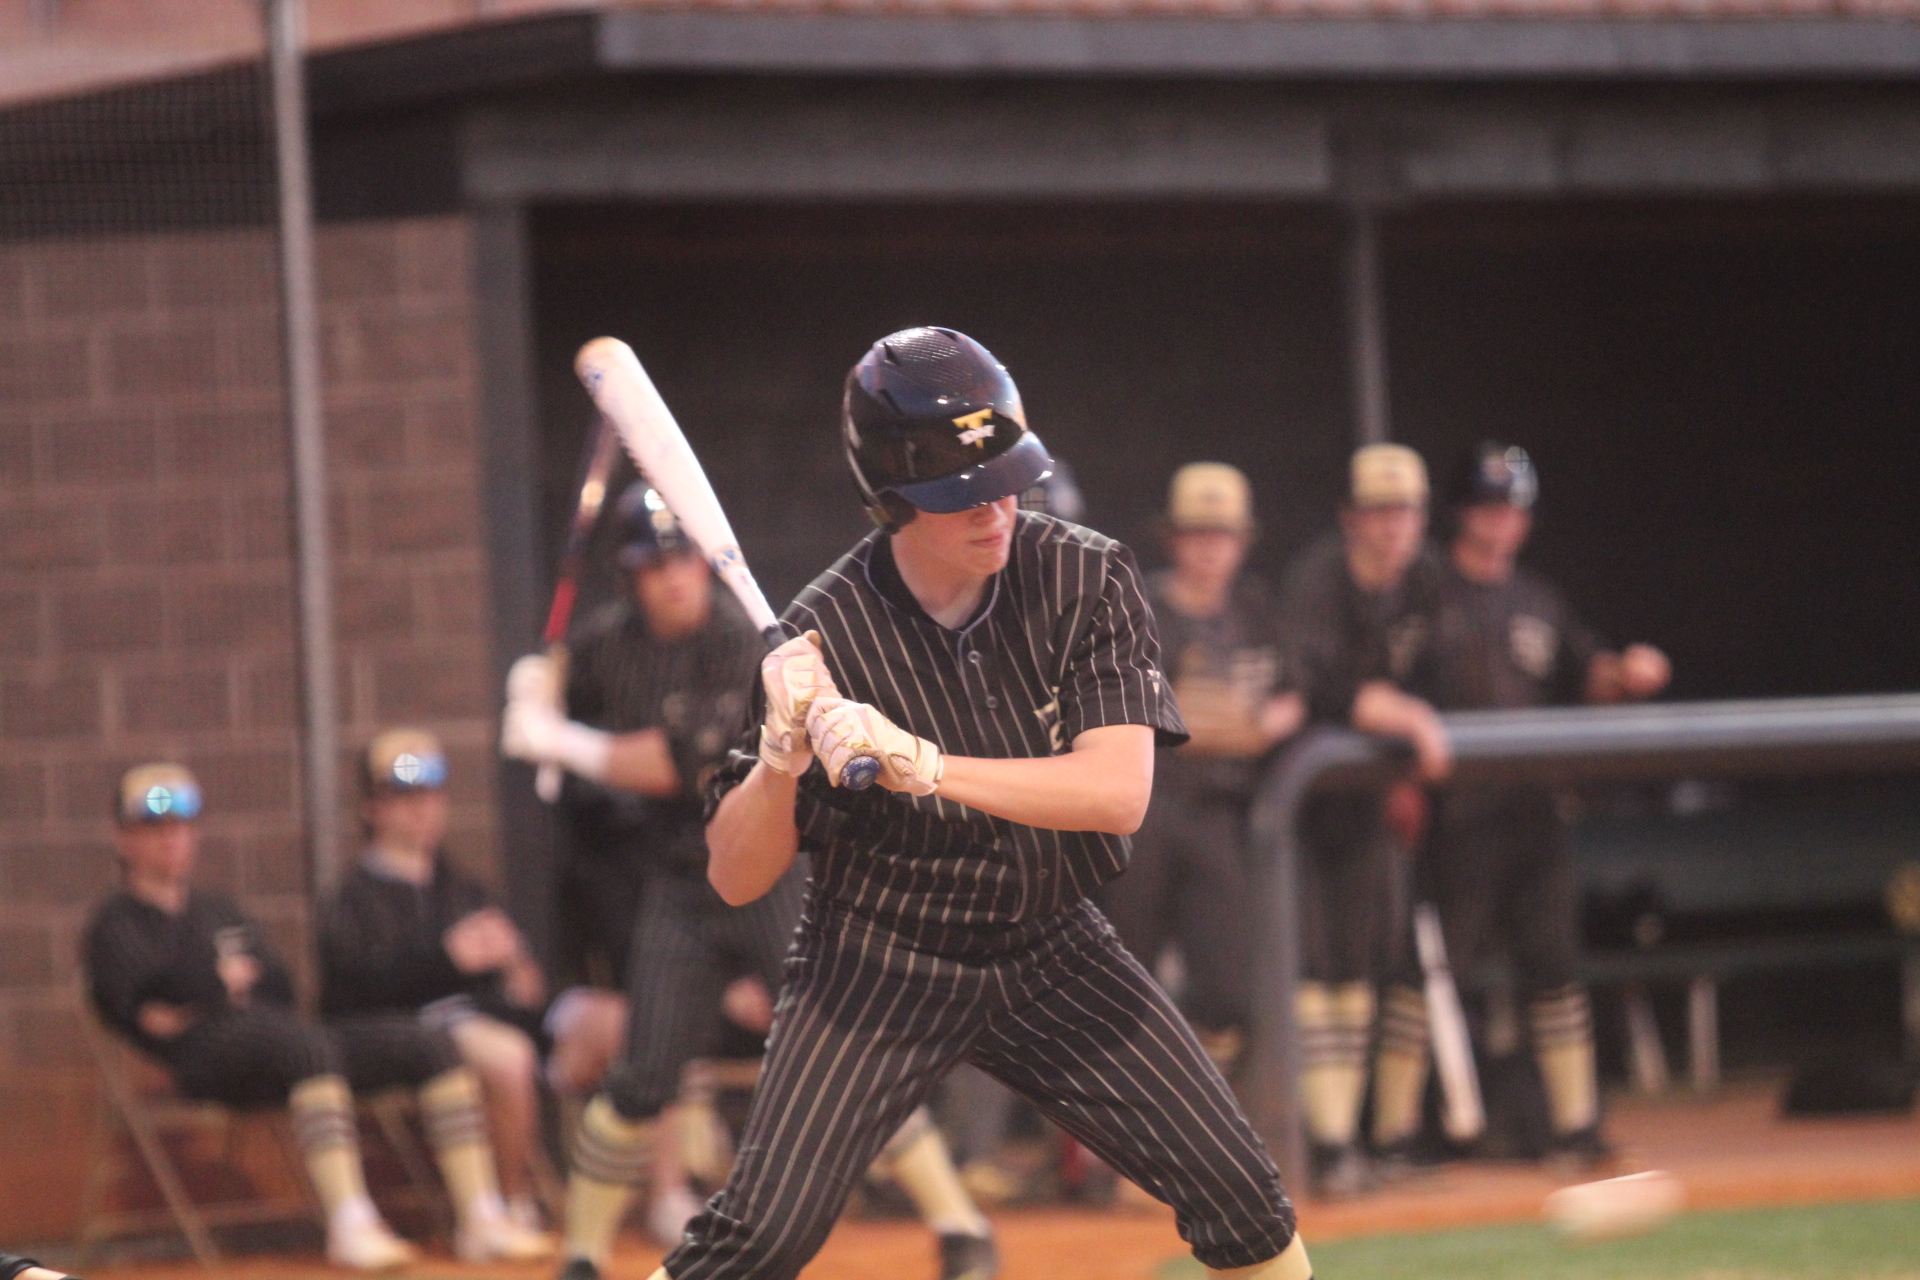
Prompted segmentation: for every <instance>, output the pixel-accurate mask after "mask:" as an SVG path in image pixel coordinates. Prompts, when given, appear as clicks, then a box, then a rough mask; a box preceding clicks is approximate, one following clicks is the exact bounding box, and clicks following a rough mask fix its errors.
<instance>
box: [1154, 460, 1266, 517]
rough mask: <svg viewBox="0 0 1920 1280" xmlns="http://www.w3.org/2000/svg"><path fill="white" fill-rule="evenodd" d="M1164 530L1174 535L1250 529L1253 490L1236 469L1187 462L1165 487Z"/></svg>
mask: <svg viewBox="0 0 1920 1280" xmlns="http://www.w3.org/2000/svg"><path fill="white" fill-rule="evenodd" d="M1167 527H1168V528H1170V529H1172V530H1173V531H1174V532H1175V533H1180V532H1194V533H1198V532H1201V531H1203V530H1224V531H1226V532H1229V533H1250V532H1252V530H1253V488H1252V486H1251V485H1249V484H1248V483H1247V477H1246V475H1245V473H1244V472H1242V471H1241V470H1240V468H1238V467H1234V466H1229V465H1227V464H1226V463H1224V462H1189V463H1188V464H1187V465H1186V466H1184V467H1182V468H1180V469H1179V470H1178V471H1176V472H1174V473H1173V483H1172V484H1170V485H1169V486H1167Z"/></svg>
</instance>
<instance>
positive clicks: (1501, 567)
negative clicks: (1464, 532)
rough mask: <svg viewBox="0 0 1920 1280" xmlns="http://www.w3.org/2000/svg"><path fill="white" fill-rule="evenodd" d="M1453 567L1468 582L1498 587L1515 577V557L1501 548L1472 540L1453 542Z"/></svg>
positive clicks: (1457, 539) (1456, 539)
mask: <svg viewBox="0 0 1920 1280" xmlns="http://www.w3.org/2000/svg"><path fill="white" fill-rule="evenodd" d="M1453 567H1454V568H1455V569H1458V570H1459V571H1460V576H1461V577H1463V578H1465V579H1466V580H1467V581H1468V582H1476V583H1479V584H1480V585H1481V586H1483V587H1497V586H1499V585H1500V584H1501V583H1503V582H1505V581H1506V580H1507V579H1509V578H1511V577H1512V576H1513V557H1512V556H1510V555H1508V554H1506V553H1505V552H1503V551H1502V550H1501V549H1500V548H1499V547H1494V546H1489V545H1487V544H1486V543H1483V542H1476V541H1474V540H1473V539H1471V538H1455V539H1454V540H1453Z"/></svg>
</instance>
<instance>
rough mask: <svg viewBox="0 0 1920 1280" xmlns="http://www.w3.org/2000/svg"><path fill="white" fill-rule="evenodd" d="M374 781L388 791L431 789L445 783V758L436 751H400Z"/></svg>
mask: <svg viewBox="0 0 1920 1280" xmlns="http://www.w3.org/2000/svg"><path fill="white" fill-rule="evenodd" d="M375 781H376V782H377V783H378V784H379V785H380V786H381V787H382V788H383V789H385V790H388V791H432V790H437V789H439V788H441V787H444V786H446V785H447V758H446V757H445V756H443V755H441V754H440V753H439V752H437V751H402V752H401V753H400V754H398V755H396V756H395V757H394V758H393V763H392V764H389V765H388V766H387V769H386V772H385V773H384V774H383V775H382V776H380V777H379V778H376V779H375Z"/></svg>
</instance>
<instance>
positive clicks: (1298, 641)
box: [1282, 444, 1451, 1195]
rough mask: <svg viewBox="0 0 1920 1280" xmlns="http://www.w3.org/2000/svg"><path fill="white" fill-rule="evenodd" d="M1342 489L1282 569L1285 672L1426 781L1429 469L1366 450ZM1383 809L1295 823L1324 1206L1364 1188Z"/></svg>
mask: <svg viewBox="0 0 1920 1280" xmlns="http://www.w3.org/2000/svg"><path fill="white" fill-rule="evenodd" d="M1350 483H1351V489H1350V492H1349V495H1348V501H1347V503H1346V505H1345V507H1344V508H1343V510H1342V511H1341V513H1340V532H1339V533H1338V534H1337V535H1333V536H1330V537H1328V538H1326V539H1324V540H1322V541H1321V542H1319V543H1316V544H1315V545H1313V546H1311V547H1309V548H1308V549H1307V550H1306V551H1305V552H1303V553H1302V554H1301V556H1300V558H1299V560H1297V561H1296V562H1295V564H1294V565H1293V566H1292V568H1291V569H1290V571H1289V573H1288V578H1287V584H1286V589H1285V595H1284V597H1283V604H1282V612H1283V625H1284V627H1285V630H1286V634H1287V638H1288V646H1289V657H1290V663H1291V665H1292V668H1293V670H1292V674H1293V676H1294V677H1295V678H1296V679H1297V680H1298V681H1299V682H1300V687H1301V689H1302V691H1303V692H1304V693H1305V695H1306V698H1307V705H1308V712H1309V715H1310V716H1311V718H1312V719H1313V720H1315V721H1318V722H1323V723H1332V724H1343V725H1351V726H1352V727H1353V728H1356V729H1360V730H1363V731H1366V732H1370V733H1381V734H1387V735H1389V736H1393V737H1399V738H1405V739H1407V740H1408V741H1410V742H1411V743H1412V744H1413V746H1414V749H1415V751H1416V752H1417V753H1418V754H1419V757H1420V763H1421V769H1422V771H1423V772H1424V773H1425V774H1426V776H1427V777H1429V778H1439V777H1442V776H1444V775H1445V774H1446V773H1447V772H1448V770H1449V768H1450V767H1451V756H1450V752H1449V748H1448V746H1447V740H1446V735H1445V732H1444V731H1443V730H1442V729H1441V727H1440V720H1439V716H1438V715H1437V714H1436V713H1435V712H1434V710H1433V708H1432V707H1431V706H1430V705H1428V704H1427V703H1426V702H1424V701H1421V700H1420V699H1418V698H1416V697H1413V696H1412V695H1410V694H1408V693H1407V692H1405V689H1404V686H1405V685H1406V683H1407V682H1408V681H1409V680H1410V679H1412V678H1413V677H1414V675H1415V673H1416V669H1417V668H1418V666H1419V665H1420V664H1421V662H1422V661H1423V660H1424V659H1425V658H1426V657H1427V655H1428V647H1429V645H1430V644H1431V641H1432V630H1433V612H1434V609H1435V608H1436V606H1437V603H1438V578H1439V568H1438V564H1437V562H1436V561H1435V558H1434V556H1433V555H1432V553H1431V551H1430V550H1429V549H1428V548H1427V545H1426V528H1427V492H1428V489H1427V471H1426V464H1425V463H1423V462H1422V461H1421V460H1420V455H1419V454H1417V453H1415V452H1414V451H1413V450H1411V449H1408V448H1406V447H1404V446H1402V445H1390V444H1381V445H1369V446H1367V447H1366V448H1363V449H1360V450H1358V451H1357V452H1356V453H1355V454H1354V455H1353V462H1352V467H1351V481H1350ZM1387 799H1388V797H1387V795H1386V794H1385V793H1382V792H1378V791H1353V792H1338V793H1321V794H1317V795H1315V796H1313V797H1312V798H1310V799H1309V800H1308V801H1307V803H1306V805H1305V806H1304V808H1303V810H1302V812H1301V816H1300V842H1301V861H1300V891H1301V909H1300V923H1301V930H1302V934H1303V937H1302V952H1303V956H1302V979H1303V980H1302V982H1301V983H1300V988H1299V992H1298V1012H1297V1017H1298V1019H1299V1026H1300V1036H1301V1048H1302V1056H1303V1059H1304V1061H1303V1067H1302V1071H1301V1087H1302V1090H1303V1093H1304V1099H1303V1101H1304V1103H1305V1108H1306V1118H1307V1131H1308V1135H1309V1137H1310V1138H1311V1140H1312V1143H1313V1157H1314V1169H1315V1176H1316V1181H1317V1184H1318V1187H1319V1189H1320V1190H1321V1192H1322V1193H1323V1194H1327V1195H1350V1194H1353V1193H1355V1192H1358V1191H1361V1190H1364V1189H1365V1188H1366V1187H1367V1185H1368V1184H1369V1183H1370V1181H1371V1173H1370V1170H1369V1169H1368V1166H1367V1163H1366V1160H1365V1158H1364V1156H1363V1155H1362V1154H1361V1152H1360V1150H1359V1145H1358V1141H1357V1139H1358V1135H1359V1125H1360V1108H1361V1103H1362V1101H1363V1100H1364V1098H1365V1094H1366V1083H1367V1066H1366V1064H1367V1043H1368V1040H1369V1037H1370V1035H1371V1032H1372V1027H1373V1020H1374V1004H1375V1001H1374V991H1375V983H1376V981H1377V980H1378V979H1379V978H1380V977H1382V976H1383V974H1382V969H1383V967H1384V965H1385V962H1386V959H1387V957H1388V956H1389V954H1390V951H1391V947H1392V943H1393V940H1394V939H1396V938H1397V937H1398V936H1399V932H1398V931H1399V924H1398V922H1396V921H1395V920H1394V918H1393V916H1394V912H1393V909H1392V900H1393V894H1392V892H1391V890H1392V884H1393V876H1394V875H1395V870H1396V869H1395V857H1396V851H1395V845H1394V834H1393V832H1392V830H1391V829H1390V828H1389V826H1388V824H1387V822H1386V804H1387ZM1402 1013H1403V1011H1402V1010H1400V1009H1399V1007H1398V1005H1397V1004H1396V1003H1394V1002H1392V1001H1390V1002H1389V1005H1388V1009H1387V1016H1386V1018H1385V1020H1384V1022H1383V1026H1382V1037H1383V1042H1389V1043H1390V1042H1392V1039H1393V1037H1394V1036H1395V1035H1396V1034H1397V1032H1396V1028H1397V1027H1398V1025H1399V1019H1400V1017H1401V1015H1402ZM1420 1016H1421V1017H1424V1005H1423V1006H1421V1012H1420ZM1418 1025H1421V1026H1424V1023H1420V1024H1418Z"/></svg>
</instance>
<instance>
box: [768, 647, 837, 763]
mask: <svg viewBox="0 0 1920 1280" xmlns="http://www.w3.org/2000/svg"><path fill="white" fill-rule="evenodd" d="M760 683H761V684H762V685H763V686H765V688H766V691H767V717H766V719H765V720H764V721H762V722H761V725H760V759H761V760H762V761H763V762H765V764H766V766H767V768H769V769H771V770H773V771H774V772H775V773H784V774H786V775H787V776H788V777H790V778H797V777H799V776H800V775H801V774H803V773H805V772H806V771H807V766H808V765H809V764H811V763H813V744H812V743H810V742H808V741H807V708H808V707H810V706H812V705H813V700H814V699H815V698H819V697H830V698H837V697H839V696H840V690H839V689H838V688H837V687H835V685H834V683H833V673H832V672H830V671H828V670H827V660H826V658H825V657H824V656H823V655H822V654H821V652H820V633H819V632H818V631H809V632H807V633H806V634H805V635H803V636H796V637H795V638H793V639H792V640H789V641H787V642H786V643H785V644H783V645H781V646H780V647H779V648H778V649H775V650H774V651H773V652H772V653H769V654H768V655H767V656H766V657H765V658H762V659H761V660H760Z"/></svg>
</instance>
